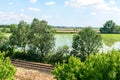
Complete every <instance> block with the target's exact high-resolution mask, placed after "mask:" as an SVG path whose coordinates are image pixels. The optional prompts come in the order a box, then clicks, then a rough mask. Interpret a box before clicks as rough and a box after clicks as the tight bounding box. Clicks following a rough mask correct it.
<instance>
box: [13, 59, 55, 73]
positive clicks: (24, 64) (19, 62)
mask: <svg viewBox="0 0 120 80" xmlns="http://www.w3.org/2000/svg"><path fill="white" fill-rule="evenodd" d="M11 62H12V64H13V65H14V66H16V67H22V68H27V69H33V70H39V71H47V72H51V70H53V68H54V65H50V64H43V63H36V62H28V61H23V60H16V59H11Z"/></svg>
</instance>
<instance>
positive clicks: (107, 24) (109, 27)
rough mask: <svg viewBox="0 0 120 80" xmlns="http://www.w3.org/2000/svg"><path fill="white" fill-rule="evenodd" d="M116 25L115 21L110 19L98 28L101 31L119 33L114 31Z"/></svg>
mask: <svg viewBox="0 0 120 80" xmlns="http://www.w3.org/2000/svg"><path fill="white" fill-rule="evenodd" d="M116 29H118V27H116V24H115V22H113V21H112V20H109V21H106V22H105V24H104V25H103V27H102V28H100V32H101V33H119V32H116V31H117V30H116Z"/></svg>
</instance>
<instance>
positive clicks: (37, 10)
mask: <svg viewBox="0 0 120 80" xmlns="http://www.w3.org/2000/svg"><path fill="white" fill-rule="evenodd" d="M28 10H30V11H34V12H39V11H40V9H39V8H34V7H30V8H28Z"/></svg>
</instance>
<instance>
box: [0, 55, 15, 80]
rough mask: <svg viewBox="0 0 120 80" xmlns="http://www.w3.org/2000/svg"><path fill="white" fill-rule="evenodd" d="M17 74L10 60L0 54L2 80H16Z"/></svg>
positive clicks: (0, 78)
mask: <svg viewBox="0 0 120 80" xmlns="http://www.w3.org/2000/svg"><path fill="white" fill-rule="evenodd" d="M15 73H16V69H15V67H14V66H13V65H12V64H11V61H10V59H9V58H8V57H7V58H4V53H0V80H14V75H15Z"/></svg>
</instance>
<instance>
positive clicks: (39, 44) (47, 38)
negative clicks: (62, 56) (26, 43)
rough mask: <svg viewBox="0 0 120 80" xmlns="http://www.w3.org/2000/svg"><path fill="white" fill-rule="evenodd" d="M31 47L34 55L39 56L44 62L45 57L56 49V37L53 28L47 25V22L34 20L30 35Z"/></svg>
mask: <svg viewBox="0 0 120 80" xmlns="http://www.w3.org/2000/svg"><path fill="white" fill-rule="evenodd" d="M29 38H30V47H31V50H32V52H33V53H34V54H37V58H38V59H39V60H40V61H42V62H44V61H45V60H46V58H45V56H46V54H48V53H49V52H51V50H52V49H53V47H54V35H53V33H52V27H51V26H50V25H48V24H47V22H46V21H44V20H41V21H39V20H38V19H36V18H34V19H33V21H32V24H31V33H30V36H29Z"/></svg>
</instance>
